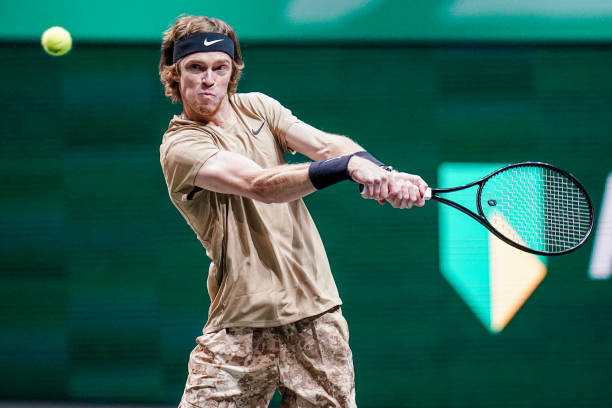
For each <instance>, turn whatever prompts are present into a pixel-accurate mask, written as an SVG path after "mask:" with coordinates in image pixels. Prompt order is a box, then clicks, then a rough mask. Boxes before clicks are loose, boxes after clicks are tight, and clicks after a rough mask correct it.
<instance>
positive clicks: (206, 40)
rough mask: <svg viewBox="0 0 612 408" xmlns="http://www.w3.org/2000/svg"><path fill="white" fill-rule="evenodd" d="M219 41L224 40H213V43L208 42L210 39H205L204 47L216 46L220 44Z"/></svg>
mask: <svg viewBox="0 0 612 408" xmlns="http://www.w3.org/2000/svg"><path fill="white" fill-rule="evenodd" d="M219 41H223V38H221V39H219V40H213V41H208V38H205V39H204V45H205V46H206V47H208V46H209V45H213V44H216V43H218V42H219Z"/></svg>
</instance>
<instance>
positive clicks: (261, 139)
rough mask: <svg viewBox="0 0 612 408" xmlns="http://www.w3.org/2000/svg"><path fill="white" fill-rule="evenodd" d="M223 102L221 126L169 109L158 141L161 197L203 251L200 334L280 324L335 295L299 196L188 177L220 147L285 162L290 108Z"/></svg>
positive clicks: (320, 308) (247, 100)
mask: <svg viewBox="0 0 612 408" xmlns="http://www.w3.org/2000/svg"><path fill="white" fill-rule="evenodd" d="M230 104H231V106H232V108H233V110H234V112H235V115H234V120H233V121H230V122H229V123H227V124H224V125H223V126H222V127H219V126H215V125H213V124H203V123H199V122H193V121H190V120H186V119H184V118H182V117H179V116H175V117H174V119H173V120H172V121H171V122H170V125H169V128H168V130H167V131H166V133H165V134H164V137H163V140H162V144H161V146H160V160H161V165H162V170H163V172H164V176H165V179H166V184H167V185H168V193H169V194H170V198H171V200H172V202H173V204H174V205H175V206H176V208H178V210H179V211H180V212H181V214H182V215H183V217H184V218H185V220H186V221H187V223H188V224H189V225H190V226H191V228H192V229H193V230H194V232H195V233H196V235H197V237H198V239H199V240H200V241H201V242H202V244H203V245H204V248H206V254H207V255H208V257H209V258H210V259H211V260H212V262H211V264H210V268H209V272H208V281H207V287H208V293H209V295H210V299H211V305H210V309H209V313H208V322H207V323H206V326H205V327H204V333H209V332H214V331H217V330H219V329H222V328H227V327H273V326H280V325H284V324H288V323H291V322H294V321H297V320H300V319H303V318H305V317H309V316H314V315H317V314H319V313H322V312H324V311H326V310H328V309H330V308H332V307H334V306H337V305H340V304H341V300H340V297H339V295H338V290H337V289H336V285H335V283H334V279H333V277H332V274H331V270H330V267H329V262H328V260H327V255H326V254H325V249H324V248H323V243H322V242H321V238H320V236H319V233H318V231H317V229H316V227H315V224H314V222H313V221H312V218H311V217H310V214H309V212H308V210H307V209H306V206H305V205H304V202H303V201H302V200H301V199H299V200H295V201H292V202H288V203H279V204H265V203H263V202H259V201H256V200H252V199H249V198H245V197H241V196H237V195H230V194H221V193H216V192H213V191H208V190H202V189H200V188H199V187H196V186H195V185H194V182H195V178H196V174H197V172H198V170H199V169H200V167H201V166H202V165H203V164H204V162H206V160H207V159H209V158H210V157H211V156H213V155H214V154H215V153H216V152H218V151H219V150H225V151H231V152H235V153H239V154H242V155H244V156H246V157H249V158H250V159H252V160H253V161H255V162H256V163H257V164H259V165H260V166H261V167H263V168H268V167H272V166H278V165H281V164H285V160H284V157H283V152H284V151H287V150H288V148H287V142H286V140H285V133H286V131H287V130H288V129H289V127H290V126H291V125H293V124H294V123H297V122H299V120H298V119H297V118H296V117H295V116H293V115H292V113H291V111H289V110H288V109H286V108H284V107H283V106H282V105H281V104H280V103H278V102H277V101H276V100H274V99H272V98H270V97H268V96H266V95H264V94H261V93H247V94H235V95H233V96H231V97H230Z"/></svg>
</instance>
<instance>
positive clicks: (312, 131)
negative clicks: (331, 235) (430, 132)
mask: <svg viewBox="0 0 612 408" xmlns="http://www.w3.org/2000/svg"><path fill="white" fill-rule="evenodd" d="M285 137H286V139H287V144H288V145H289V147H290V148H292V149H293V150H295V151H298V152H300V153H302V154H304V155H306V156H308V157H310V158H311V159H313V160H324V159H329V158H331V157H338V156H344V155H347V154H353V153H356V152H360V151H364V150H365V149H364V148H363V147H361V146H360V145H359V144H357V143H356V142H355V141H353V140H351V139H349V138H348V137H346V136H340V135H334V134H330V133H326V132H323V131H321V130H319V129H317V128H314V127H312V126H310V125H308V124H306V123H302V122H300V123H296V124H294V125H293V126H291V127H290V128H289V130H288V131H287V134H286V135H285ZM347 170H348V173H349V174H350V176H351V178H352V179H353V180H354V181H356V182H358V183H360V184H363V185H364V187H365V190H364V191H365V194H364V195H363V197H364V198H371V199H375V200H378V201H379V202H380V203H381V204H383V203H385V202H387V201H388V202H389V203H390V204H391V205H392V206H393V207H397V208H411V207H412V206H413V205H417V206H423V205H424V204H425V200H424V198H423V196H424V194H425V190H426V189H427V183H425V181H423V179H422V178H421V177H419V176H416V175H412V174H407V173H403V172H393V173H389V172H387V171H385V170H383V169H381V168H380V167H379V166H377V165H376V164H374V163H372V162H371V161H369V160H367V159H364V158H362V157H356V156H353V157H352V158H351V160H350V161H349V163H348V169H347Z"/></svg>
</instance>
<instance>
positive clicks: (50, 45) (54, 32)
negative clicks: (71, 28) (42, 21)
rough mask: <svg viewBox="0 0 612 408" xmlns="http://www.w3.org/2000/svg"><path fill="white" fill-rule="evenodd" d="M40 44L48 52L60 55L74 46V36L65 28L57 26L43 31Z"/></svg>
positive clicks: (56, 55)
mask: <svg viewBox="0 0 612 408" xmlns="http://www.w3.org/2000/svg"><path fill="white" fill-rule="evenodd" d="M40 44H41V45H42V47H43V48H44V49H45V51H47V53H48V54H50V55H53V56H55V57H58V56H60V55H64V54H66V53H67V52H68V51H70V49H71V48H72V37H71V36H70V33H69V32H68V31H66V30H65V29H64V28H62V27H58V26H55V27H51V28H49V29H47V30H46V31H45V32H44V33H43V35H42V38H41V39H40Z"/></svg>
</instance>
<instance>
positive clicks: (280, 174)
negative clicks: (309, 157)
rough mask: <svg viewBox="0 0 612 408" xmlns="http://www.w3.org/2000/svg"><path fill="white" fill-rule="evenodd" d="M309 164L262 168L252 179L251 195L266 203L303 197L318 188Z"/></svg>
mask: <svg viewBox="0 0 612 408" xmlns="http://www.w3.org/2000/svg"><path fill="white" fill-rule="evenodd" d="M309 166H310V164H309V163H300V164H288V165H284V166H277V167H271V168H268V169H261V170H260V171H258V172H257V174H256V175H254V177H253V178H252V180H251V181H250V193H251V194H250V195H251V196H252V198H255V199H256V200H258V201H263V202H265V203H280V202H289V201H294V200H297V199H299V198H302V197H304V196H306V195H308V194H310V193H312V192H314V191H315V190H316V189H315V188H314V186H313V185H312V182H311V181H310V178H309V177H308V168H309Z"/></svg>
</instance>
